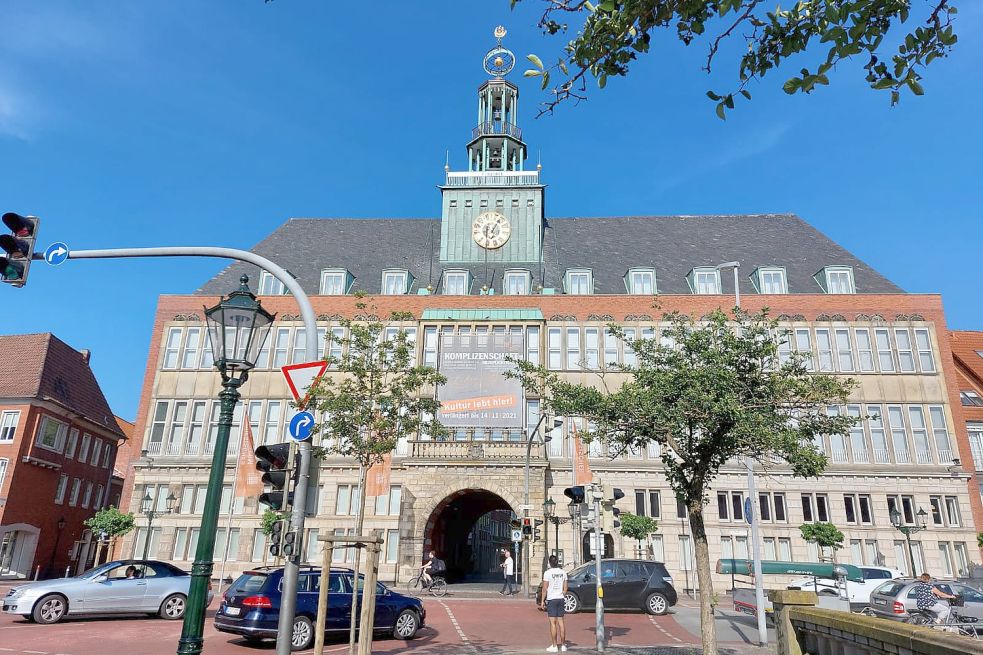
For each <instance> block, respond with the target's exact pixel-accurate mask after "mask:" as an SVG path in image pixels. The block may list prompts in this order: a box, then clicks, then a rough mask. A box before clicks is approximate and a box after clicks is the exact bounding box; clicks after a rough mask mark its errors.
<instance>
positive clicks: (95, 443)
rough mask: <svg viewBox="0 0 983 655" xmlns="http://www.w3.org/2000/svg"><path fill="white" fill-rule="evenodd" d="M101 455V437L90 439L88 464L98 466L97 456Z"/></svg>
mask: <svg viewBox="0 0 983 655" xmlns="http://www.w3.org/2000/svg"><path fill="white" fill-rule="evenodd" d="M100 455H102V439H93V440H92V457H91V458H90V459H89V464H91V465H92V466H99V456H100Z"/></svg>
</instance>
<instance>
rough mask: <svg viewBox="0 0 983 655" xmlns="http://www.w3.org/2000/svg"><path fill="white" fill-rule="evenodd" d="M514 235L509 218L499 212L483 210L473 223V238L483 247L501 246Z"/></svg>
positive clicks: (491, 248) (493, 247)
mask: <svg viewBox="0 0 983 655" xmlns="http://www.w3.org/2000/svg"><path fill="white" fill-rule="evenodd" d="M510 236H512V226H511V225H510V224H509V219H507V218H505V217H504V216H503V215H501V214H499V213H498V212H482V213H480V214H478V217H477V218H475V219H474V223H472V224H471V238H472V239H474V242H475V243H477V244H478V245H479V246H481V247H482V248H488V249H489V250H494V249H496V248H501V247H502V246H504V245H505V242H506V241H508V240H509V237H510Z"/></svg>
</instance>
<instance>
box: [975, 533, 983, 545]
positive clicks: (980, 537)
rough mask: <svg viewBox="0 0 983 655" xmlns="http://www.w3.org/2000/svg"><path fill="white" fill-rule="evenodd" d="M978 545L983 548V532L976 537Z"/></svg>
mask: <svg viewBox="0 0 983 655" xmlns="http://www.w3.org/2000/svg"><path fill="white" fill-rule="evenodd" d="M976 545H977V546H979V547H980V548H983V532H980V533H979V534H977V535H976Z"/></svg>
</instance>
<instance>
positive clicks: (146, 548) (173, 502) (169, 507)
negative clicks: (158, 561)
mask: <svg viewBox="0 0 983 655" xmlns="http://www.w3.org/2000/svg"><path fill="white" fill-rule="evenodd" d="M164 502H165V508H164V509H162V510H158V509H154V499H153V497H152V496H151V495H150V492H149V491H148V492H147V495H146V496H144V497H143V500H142V501H141V503H140V513H141V514H143V515H144V516H146V517H147V535H146V538H145V539H144V540H143V559H147V555H148V553H149V552H150V538H151V536H152V535H153V533H154V532H153V529H152V528H153V525H154V519H156V518H157V517H158V516H166V515H167V514H170V513H171V512H173V511H174V508H175V507H176V506H177V498H175V497H174V494H173V493H170V494H167V498H166V499H164Z"/></svg>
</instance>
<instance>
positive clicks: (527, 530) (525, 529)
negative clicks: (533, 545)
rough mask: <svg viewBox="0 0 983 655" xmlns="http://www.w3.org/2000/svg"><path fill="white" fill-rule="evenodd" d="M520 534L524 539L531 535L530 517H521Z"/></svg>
mask: <svg viewBox="0 0 983 655" xmlns="http://www.w3.org/2000/svg"><path fill="white" fill-rule="evenodd" d="M522 536H523V537H525V538H526V539H528V538H529V537H531V536H532V519H531V518H529V517H525V518H523V519H522Z"/></svg>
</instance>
